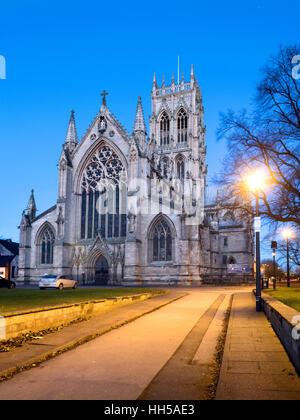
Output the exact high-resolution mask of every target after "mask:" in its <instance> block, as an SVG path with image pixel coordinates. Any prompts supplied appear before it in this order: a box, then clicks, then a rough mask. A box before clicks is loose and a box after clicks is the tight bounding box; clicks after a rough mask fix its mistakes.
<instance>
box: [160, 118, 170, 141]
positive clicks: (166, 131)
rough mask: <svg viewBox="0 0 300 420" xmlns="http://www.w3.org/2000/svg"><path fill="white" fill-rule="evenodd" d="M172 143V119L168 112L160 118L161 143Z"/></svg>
mask: <svg viewBox="0 0 300 420" xmlns="http://www.w3.org/2000/svg"><path fill="white" fill-rule="evenodd" d="M167 144H170V119H169V116H168V114H167V113H166V112H163V114H162V116H161V118H160V145H161V146H165V145H167Z"/></svg>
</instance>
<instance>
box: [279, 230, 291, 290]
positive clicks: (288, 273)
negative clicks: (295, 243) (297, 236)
mask: <svg viewBox="0 0 300 420" xmlns="http://www.w3.org/2000/svg"><path fill="white" fill-rule="evenodd" d="M282 235H283V236H284V238H285V239H286V279H287V287H290V286H291V282H290V253H289V238H291V237H292V236H293V232H292V231H291V229H288V228H287V229H284V231H283V232H282Z"/></svg>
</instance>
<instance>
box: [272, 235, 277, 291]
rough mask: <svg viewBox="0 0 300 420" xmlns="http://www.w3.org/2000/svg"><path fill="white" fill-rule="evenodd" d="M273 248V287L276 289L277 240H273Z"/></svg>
mask: <svg viewBox="0 0 300 420" xmlns="http://www.w3.org/2000/svg"><path fill="white" fill-rule="evenodd" d="M271 248H272V250H273V251H272V257H273V275H274V279H273V289H274V290H276V262H275V257H276V248H277V242H276V241H272V242H271Z"/></svg>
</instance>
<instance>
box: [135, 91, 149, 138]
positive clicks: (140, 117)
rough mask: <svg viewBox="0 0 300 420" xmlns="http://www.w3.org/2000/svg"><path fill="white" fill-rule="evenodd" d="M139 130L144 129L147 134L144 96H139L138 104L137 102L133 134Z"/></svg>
mask: <svg viewBox="0 0 300 420" xmlns="http://www.w3.org/2000/svg"><path fill="white" fill-rule="evenodd" d="M138 131H142V132H143V133H145V134H147V128H146V123H145V118H144V111H143V106H142V98H141V97H140V96H139V97H138V104H137V108H136V114H135V121H134V127H133V134H135V133H136V132H138Z"/></svg>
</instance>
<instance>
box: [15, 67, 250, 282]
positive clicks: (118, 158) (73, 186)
mask: <svg viewBox="0 0 300 420" xmlns="http://www.w3.org/2000/svg"><path fill="white" fill-rule="evenodd" d="M151 103H152V113H151V116H150V134H149V137H148V138H147V129H146V124H145V119H144V114H143V108H142V103H141V98H139V100H138V105H137V109H136V117H135V123H134V129H133V133H132V135H130V134H129V133H127V132H126V130H125V129H124V128H123V127H122V125H121V124H120V122H119V121H118V120H117V119H116V117H115V116H114V115H113V114H112V112H111V111H110V110H109V109H108V107H107V105H106V100H105V92H104V95H103V102H102V105H101V108H100V110H99V112H98V114H97V116H96V118H95V119H94V121H93V122H92V124H91V126H90V127H89V128H88V130H87V132H86V133H85V134H84V136H83V137H82V139H81V141H80V142H78V139H77V133H76V125H75V118H74V112H73V111H72V114H71V118H70V121H69V126H68V131H67V135H66V140H65V143H64V145H63V150H62V152H61V156H60V159H59V163H58V169H59V182H58V198H57V203H56V205H55V206H53V207H51V208H50V209H48V210H47V211H45V212H43V213H41V214H40V215H38V216H37V215H36V205H35V199H34V196H33V193H32V195H31V197H30V200H29V203H28V207H27V211H26V212H24V213H23V215H22V220H21V224H20V257H19V277H18V281H19V282H20V283H33V284H34V283H36V282H37V281H38V279H39V277H40V276H41V275H43V274H45V273H48V274H52V273H53V274H54V273H55V274H63V275H67V276H73V278H76V279H77V280H78V282H79V284H122V285H132V286H133V285H150V284H151V285H152V284H156V285H170V284H178V285H200V284H201V283H203V282H227V281H229V282H232V281H241V280H242V281H251V280H252V278H253V232H252V221H251V220H250V219H247V220H245V219H243V220H237V219H238V218H237V216H236V215H233V214H230V215H228V214H227V213H226V212H225V211H224V210H222V208H221V206H220V202H219V200H218V191H217V189H216V188H214V187H208V186H207V185H206V176H207V166H206V145H205V126H204V124H203V116H204V108H203V105H202V95H201V90H200V88H199V86H198V82H197V80H196V78H195V75H194V71H193V67H192V69H191V75H190V81H189V82H185V81H184V79H183V76H182V79H181V82H180V83H179V84H175V81H174V76H173V77H172V81H171V85H170V86H166V85H165V81H164V80H163V84H162V87H160V88H158V86H157V82H156V77H155V75H154V79H153V84H152V92H151Z"/></svg>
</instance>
